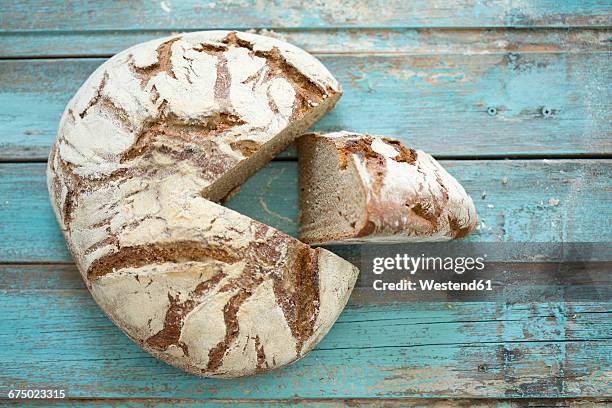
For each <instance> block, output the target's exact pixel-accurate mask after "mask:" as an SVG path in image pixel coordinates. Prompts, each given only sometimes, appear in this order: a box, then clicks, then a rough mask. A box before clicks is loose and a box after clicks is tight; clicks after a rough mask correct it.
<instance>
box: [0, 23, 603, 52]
mask: <svg viewBox="0 0 612 408" xmlns="http://www.w3.org/2000/svg"><path fill="white" fill-rule="evenodd" d="M176 31H177V30H173V29H169V28H165V29H162V30H154V31H84V32H79V31H77V32H72V31H51V32H50V31H42V32H32V31H27V32H22V31H18V32H10V31H9V32H1V31H0V56H2V57H13V58H17V57H21V58H28V57H66V56H81V57H107V56H110V55H113V54H116V53H117V52H119V51H121V50H124V49H126V48H128V47H130V46H132V45H134V44H138V43H141V42H145V41H148V40H152V39H155V38H161V37H165V36H168V35H170V34H173V33H175V32H176ZM189 31H193V30H189ZM251 31H254V32H256V33H259V34H263V35H270V36H274V37H277V38H280V39H282V40H285V41H288V42H290V43H292V44H295V45H297V46H299V47H300V48H303V49H305V50H306V51H308V52H311V53H316V54H330V53H368V54H372V53H404V54H466V53H470V54H481V53H508V52H515V53H522V52H585V53H588V52H598V51H609V50H610V37H611V34H610V32H609V31H608V30H596V29H588V28H581V29H565V28H546V29H541V30H524V29H517V28H492V29H486V30H483V29H474V28H472V29H466V28H456V29H452V28H451V29H445V30H436V29H431V28H417V29H411V28H403V27H400V28H377V29H372V28H350V29H319V30H312V29H308V28H303V29H296V28H289V29H287V28H275V29H274V30H268V29H256V30H251Z"/></svg>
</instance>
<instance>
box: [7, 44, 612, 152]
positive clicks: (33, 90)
mask: <svg viewBox="0 0 612 408" xmlns="http://www.w3.org/2000/svg"><path fill="white" fill-rule="evenodd" d="M609 59H610V57H609V54H607V53H586V54H582V53H578V54H576V53H569V54H564V53H560V54H559V53H537V54H514V53H511V54H486V55H473V56H470V55H446V56H442V55H414V56H409V55H323V56H322V60H323V62H324V63H325V64H326V65H327V66H328V67H329V69H330V70H331V72H333V73H334V74H335V75H336V76H337V77H338V79H339V80H340V82H341V83H342V84H343V85H344V89H345V94H344V96H343V98H342V99H341V100H340V102H339V103H338V106H337V107H336V109H334V110H333V111H332V112H331V113H329V114H328V115H327V116H325V117H324V118H323V120H321V121H320V122H319V123H318V124H316V125H315V129H317V130H322V131H325V130H338V129H349V130H356V131H361V132H370V133H375V134H376V133H378V134H384V135H388V136H393V137H397V138H399V139H401V140H403V141H405V142H406V143H407V144H408V145H410V146H413V147H416V148H420V149H423V150H425V151H427V152H429V153H431V154H433V155H436V156H444V157H456V156H461V157H465V156H469V157H474V156H478V155H480V156H483V155H484V156H501V157H507V156H508V155H510V156H514V155H517V156H521V155H580V154H587V155H602V154H610V153H612V131H611V129H610V121H611V119H612V118H611V115H610V112H612V106H611V103H612V85H610V84H612V71H610V69H609ZM102 62H103V60H101V59H62V60H8V61H1V62H0V105H2V106H3V107H4V109H3V111H2V112H1V113H0V159H3V160H32V159H36V160H42V159H44V158H46V156H47V155H48V151H49V147H50V145H51V143H52V141H53V140H54V138H55V133H56V129H57V124H58V122H59V118H60V115H61V113H62V111H63V109H64V106H65V104H66V103H67V102H68V100H69V99H70V97H71V96H72V95H73V94H74V92H75V91H76V90H77V89H78V87H79V86H80V84H81V83H82V82H83V81H84V80H85V79H86V77H87V76H88V75H89V74H90V73H91V72H92V71H93V70H94V69H95V68H96V67H97V66H98V65H100V64H101V63H102ZM489 108H494V109H495V113H492V112H489ZM546 109H548V110H546Z"/></svg>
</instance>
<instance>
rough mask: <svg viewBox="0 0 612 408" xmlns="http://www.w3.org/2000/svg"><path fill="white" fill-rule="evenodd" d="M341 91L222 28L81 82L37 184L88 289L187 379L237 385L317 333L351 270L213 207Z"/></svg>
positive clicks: (284, 56)
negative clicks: (44, 180) (43, 184)
mask: <svg viewBox="0 0 612 408" xmlns="http://www.w3.org/2000/svg"><path fill="white" fill-rule="evenodd" d="M340 95H341V90H340V87H339V85H338V83H337V82H336V80H335V79H334V78H333V77H332V75H331V74H330V73H329V72H328V71H327V70H326V69H325V67H324V66H323V65H322V64H321V63H320V62H319V61H318V60H316V59H315V58H314V57H312V56H310V55H309V54H307V53H306V52H304V51H302V50H300V49H298V48H296V47H294V46H291V45H289V44H287V43H284V42H282V41H278V40H275V39H271V38H266V37H261V36H257V35H252V34H246V33H238V32H226V31H210V32H197V33H190V34H182V35H176V36H172V37H168V38H164V39H160V40H155V41H151V42H147V43H144V44H139V45H136V46H134V47H132V48H130V49H128V50H126V51H123V52H121V53H119V54H117V55H115V56H114V57H113V58H111V59H109V60H108V61H107V62H105V63H104V64H103V65H102V66H100V67H99V68H98V69H97V70H96V71H95V72H94V73H93V74H92V75H91V77H90V78H89V79H88V80H87V81H86V82H85V83H84V84H83V86H82V87H81V88H80V89H79V91H78V92H77V93H76V95H75V96H74V98H73V99H72V100H71V101H70V102H69V104H68V106H67V107H66V110H65V112H64V114H63V116H62V119H61V123H60V126H59V130H58V136H57V140H56V142H55V144H54V146H53V148H52V150H51V154H50V157H49V165H48V171H47V174H48V187H49V192H50V197H51V202H52V204H53V208H54V210H55V213H56V216H57V219H58V222H59V224H60V226H61V229H62V231H63V233H64V235H65V237H66V241H67V243H68V247H69V249H70V251H71V253H72V255H73V257H74V259H75V262H76V264H77V266H78V268H79V270H80V272H81V274H82V276H83V279H84V280H85V282H86V284H87V287H88V288H89V290H90V291H91V293H92V295H93V297H94V299H95V300H96V301H97V303H98V304H99V305H100V306H101V308H102V309H103V310H104V312H105V313H106V314H107V315H108V316H109V317H110V318H111V320H112V321H113V322H114V323H115V324H116V325H117V326H119V327H120V328H121V329H122V330H123V331H124V332H125V333H126V334H127V335H128V336H129V337H130V338H131V339H133V340H134V341H135V342H137V343H138V344H139V345H140V346H141V347H142V348H144V349H145V350H147V351H148V352H150V353H152V354H153V355H155V356H157V357H159V358H161V359H163V360H164V361H166V362H168V363H170V364H173V365H175V366H177V367H180V368H182V369H184V370H186V371H188V372H191V373H195V374H198V375H203V376H219V377H237V376H243V375H249V374H253V373H256V372H261V371H265V370H268V369H272V368H275V367H280V366H282V365H285V364H288V363H291V362H293V361H295V360H296V359H298V358H300V357H302V356H303V355H304V354H305V353H306V352H308V351H309V350H311V349H312V348H313V347H314V346H315V345H316V344H317V343H318V342H319V340H320V339H321V338H322V336H324V335H325V333H326V332H327V331H328V330H329V328H330V327H331V325H332V324H333V323H334V321H335V320H336V318H337V317H338V315H339V314H340V312H341V311H342V309H343V307H344V306H345V304H346V302H347V300H348V297H349V295H350V292H351V290H352V287H353V285H354V283H355V280H356V277H357V270H356V268H355V267H354V266H353V265H351V264H350V263H348V262H346V261H345V260H343V259H341V258H339V257H337V256H335V255H333V254H332V253H330V252H328V251H326V250H323V249H316V250H315V249H311V248H310V247H309V246H307V245H305V244H303V243H301V242H299V241H298V240H296V239H294V238H292V237H290V236H288V235H286V234H283V233H282V232H280V231H277V230H275V229H273V228H271V227H269V226H266V225H264V224H262V223H259V222H257V221H254V220H252V219H250V218H248V217H247V216H244V215H241V214H239V213H237V212H235V211H232V210H230V209H227V208H225V207H223V206H221V205H219V204H217V203H216V202H218V201H220V200H221V199H223V198H224V197H225V196H226V195H227V194H228V193H230V192H231V191H232V190H233V189H235V188H236V187H237V186H239V185H240V184H241V183H242V182H243V181H244V180H245V179H246V178H247V177H248V176H249V175H251V174H252V173H253V172H255V171H256V170H257V169H258V168H260V167H261V166H262V165H264V164H265V163H266V162H268V161H269V160H270V159H271V158H272V157H274V155H276V154H277V153H278V152H279V151H281V150H282V149H284V148H285V147H286V146H287V145H288V144H289V143H291V142H292V141H293V140H294V139H295V137H296V136H298V135H299V134H300V133H302V132H303V131H304V130H305V129H306V128H308V127H309V126H310V125H311V124H312V123H314V122H315V121H316V120H317V119H319V118H320V117H321V116H322V115H323V114H324V113H325V112H327V111H328V110H330V109H331V108H333V106H334V104H335V103H336V101H337V100H338V98H339V97H340Z"/></svg>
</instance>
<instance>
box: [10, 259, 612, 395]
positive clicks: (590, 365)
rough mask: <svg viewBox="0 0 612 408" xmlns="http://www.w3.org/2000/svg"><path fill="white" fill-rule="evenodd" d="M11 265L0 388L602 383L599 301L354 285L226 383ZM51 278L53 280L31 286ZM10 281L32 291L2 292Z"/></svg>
mask: <svg viewBox="0 0 612 408" xmlns="http://www.w3.org/2000/svg"><path fill="white" fill-rule="evenodd" d="M10 268H11V267H8V268H6V267H5V268H4V270H2V274H3V275H4V276H12V277H13V279H10V278H9V279H6V280H5V281H4V282H3V283H2V287H1V288H0V289H1V290H2V291H3V298H4V299H5V301H4V302H2V303H1V304H0V316H3V317H2V319H3V321H4V322H10V325H7V326H6V330H4V331H3V332H2V333H1V334H0V338H2V339H3V343H5V344H6V346H5V347H3V349H1V350H0V357H2V358H0V361H1V363H0V368H2V369H1V370H0V384H7V383H13V384H14V383H17V385H20V384H27V386H29V387H34V386H41V387H42V386H44V387H54V386H61V385H63V386H65V387H66V388H67V389H69V390H70V395H71V396H73V397H76V396H80V397H100V396H104V397H130V396H131V397H133V396H138V395H155V396H157V397H172V398H264V399H267V398H292V397H294V396H295V395H299V396H300V397H301V398H315V397H320V396H327V397H351V398H360V397H372V396H377V397H398V396H410V397H418V396H431V395H436V396H438V397H444V396H471V397H478V396H480V397H482V396H485V397H490V398H494V397H508V396H515V397H529V396H534V395H538V396H555V395H558V394H559V393H563V395H580V396H583V397H584V396H601V395H605V394H606V392H607V389H608V382H609V376H610V373H609V366H610V356H611V355H612V354H611V353H610V352H611V351H612V347H611V345H610V341H609V340H610V336H609V334H610V323H609V322H610V314H611V313H612V312H611V311H610V306H611V304H609V303H603V304H594V303H587V302H583V303H548V304H531V305H530V304H515V305H500V304H493V303H486V302H476V303H441V302H440V303H431V302H425V303H405V304H397V303H393V304H385V303H384V298H383V297H382V296H380V294H372V293H368V291H367V290H365V289H357V290H356V292H355V294H354V295H353V297H352V301H351V304H350V305H349V307H348V308H347V309H346V310H345V312H344V313H343V314H342V316H341V317H340V319H339V321H338V323H337V324H336V325H335V326H334V327H333V329H332V331H331V332H330V334H329V336H327V337H326V338H325V339H324V340H323V341H322V342H321V344H320V345H319V346H318V347H317V349H316V350H315V351H313V352H312V353H311V354H309V355H308V356H307V357H306V358H304V359H303V360H301V361H300V362H298V363H296V364H294V365H292V366H290V367H288V368H286V369H282V370H279V371H276V372H272V373H270V374H266V375H262V376H258V377H253V378H246V379H240V380H236V381H226V380H210V379H200V378H197V377H193V376H190V375H186V374H184V373H182V372H180V371H179V370H177V369H174V368H172V367H170V366H167V365H166V364H164V363H161V362H159V361H158V360H156V359H154V358H152V357H150V356H148V355H147V354H146V353H144V352H143V351H142V350H140V349H139V348H138V347H137V346H136V345H134V344H132V343H131V342H130V341H129V340H128V339H127V338H126V337H125V336H124V335H123V334H122V333H121V332H120V331H119V330H118V329H117V328H116V327H114V326H113V325H112V324H111V323H110V322H109V321H108V320H107V319H106V317H105V316H104V315H103V314H102V313H101V311H100V310H99V308H98V307H97V306H96V305H95V303H94V302H93V300H92V299H91V298H90V296H89V294H88V293H87V291H86V290H85V289H84V288H83V287H82V283H81V281H80V276H79V275H78V272H77V271H76V270H75V269H74V267H68V266H66V267H59V266H47V267H36V266H32V267H26V268H21V269H20V270H18V271H15V270H12V271H11V270H7V269H10ZM12 268H14V269H17V268H15V267H12ZM49 274H57V275H59V279H56V280H54V282H55V284H49V282H48V281H47V282H46V283H45V284H44V285H40V282H41V281H40V277H41V276H45V275H49ZM28 275H29V276H28ZM37 275H41V276H37ZM17 280H26V281H28V282H38V285H39V286H38V287H37V286H36V284H35V283H32V284H31V285H29V288H28V289H11V288H9V287H10V286H12V284H11V281H17ZM42 286H44V290H42ZM381 300H382V301H383V303H379V302H380V301H381ZM26 306H27V307H26ZM13 338H14V339H17V340H18V341H14V342H10V341H6V340H7V339H13ZM58 350H61V353H58V352H57V351H58ZM593 356H598V358H597V359H593ZM564 371H565V372H566V373H571V375H569V374H567V375H566V374H564ZM92 373H95V381H92V377H93V376H92ZM18 379H21V380H18ZM0 392H2V390H0Z"/></svg>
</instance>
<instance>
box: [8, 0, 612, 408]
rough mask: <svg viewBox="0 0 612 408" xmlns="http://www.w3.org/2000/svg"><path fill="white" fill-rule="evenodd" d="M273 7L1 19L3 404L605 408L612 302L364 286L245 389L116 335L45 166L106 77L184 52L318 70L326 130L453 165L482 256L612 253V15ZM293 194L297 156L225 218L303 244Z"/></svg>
mask: <svg viewBox="0 0 612 408" xmlns="http://www.w3.org/2000/svg"><path fill="white" fill-rule="evenodd" d="M275 3H279V4H276V5H274V4H273V3H272V2H270V4H269V3H268V2H266V1H251V0H243V1H230V2H225V3H224V2H220V1H219V2H217V1H212V0H208V1H194V0H189V1H176V0H165V1H151V2H149V1H119V2H110V1H99V2H87V3H85V2H78V1H61V0H40V1H33V0H26V1H20V2H4V3H3V4H2V7H0V329H1V330H0V397H1V398H5V397H6V396H7V393H8V391H9V390H10V389H64V390H66V394H67V397H68V401H71V402H78V403H86V402H95V403H97V404H99V405H122V404H127V405H141V404H142V405H153V404H156V405H157V404H167V405H193V404H195V402H196V400H208V401H213V402H215V403H216V404H218V405H220V406H226V405H227V406H233V405H238V404H243V405H247V406H248V405H303V404H306V405H308V404H315V403H316V404H320V405H326V406H327V405H330V406H336V405H342V404H345V403H346V404H355V405H358V404H363V405H368V404H371V405H380V404H382V401H381V400H378V399H384V401H385V403H386V404H387V405H390V406H395V405H397V406H407V405H416V406H438V405H440V406H445V405H447V404H449V403H450V402H451V401H449V399H456V400H461V402H462V403H463V404H464V406H490V405H492V404H495V403H499V404H501V405H505V406H514V405H516V404H519V405H520V404H522V402H517V401H516V400H510V399H511V398H521V399H527V402H525V403H529V404H534V405H537V404H539V405H545V406H546V405H564V404H570V403H571V404H573V403H576V404H578V403H585V404H587V405H590V404H596V403H601V404H606V402H607V403H610V400H609V398H610V397H611V396H612V386H611V381H612V368H611V366H610V364H611V361H612V323H611V319H610V318H611V313H612V312H611V306H612V300H611V299H605V300H603V301H602V300H598V301H588V300H580V301H549V302H544V301H525V302H516V303H499V302H403V301H402V299H401V297H394V298H390V299H382V298H381V297H380V296H376V295H375V294H373V293H372V291H371V290H369V289H368V287H366V285H365V284H364V283H362V282H360V283H359V285H358V286H359V287H357V288H356V289H355V291H354V293H353V295H352V298H351V301H350V303H349V305H348V307H347V309H346V310H345V311H344V313H343V314H342V316H341V317H340V319H339V321H338V322H337V323H336V325H335V326H334V327H333V329H332V330H331V332H330V333H329V335H328V336H327V337H326V338H325V339H324V340H323V341H322V342H321V344H320V345H319V346H318V347H317V348H316V349H315V350H314V351H313V352H312V353H311V354H310V355H308V357H306V358H305V359H303V360H301V361H300V362H298V363H296V364H294V365H292V366H290V367H288V368H285V369H281V370H277V371H274V372H271V373H269V374H266V375H260V376H256V377H252V378H245V379H239V380H233V381H227V380H211V379H202V378H197V377H193V376H190V375H187V374H184V373H182V372H181V371H179V370H177V369H175V368H173V367H170V366H168V365H166V364H164V363H162V362H160V361H158V360H156V359H154V358H152V357H151V356H149V355H148V354H146V353H145V352H143V351H142V350H140V349H139V348H138V347H137V346H136V345H135V344H133V343H132V342H131V341H130V340H128V338H127V337H126V336H124V335H123V334H122V333H121V332H120V331H119V329H117V328H116V327H114V326H113V325H112V324H111V323H110V321H109V320H108V319H107V318H106V317H105V316H104V315H103V313H102V311H101V310H100V309H99V308H98V307H97V305H96V304H95V303H94V301H93V300H92V299H91V297H90V296H89V294H88V293H87V291H86V289H85V286H84V284H83V283H82V282H81V279H80V276H79V274H78V272H77V271H76V269H75V267H74V264H73V262H72V259H71V257H70V255H69V253H68V251H67V250H66V246H65V243H64V240H63V238H62V237H61V235H60V232H59V230H58V227H57V225H56V222H55V219H54V217H53V214H52V211H51V208H50V205H49V201H48V196H47V190H46V185H45V176H44V172H45V162H46V159H47V155H48V152H49V147H50V145H51V143H52V141H53V140H54V138H55V132H56V129H57V124H58V121H59V117H60V114H61V112H62V110H63V107H64V106H65V104H66V103H67V101H68V99H69V98H70V96H71V95H72V94H73V93H74V92H75V91H76V90H77V89H78V87H79V86H80V84H81V83H82V82H83V80H84V79H85V78H86V77H87V76H88V75H89V74H90V73H91V72H92V71H93V70H94V69H95V68H96V67H97V66H98V65H100V64H101V63H102V62H103V61H104V60H105V59H106V58H108V57H109V56H111V55H113V54H114V53H116V52H117V51H119V50H122V49H124V48H126V47H128V46H129V45H132V44H135V43H138V42H141V41H144V40H147V39H152V38H156V37H160V36H164V35H168V34H170V33H173V32H178V31H189V30H202V29H213V28H217V29H220V28H223V29H242V30H254V31H256V32H259V33H262V34H265V35H271V36H276V37H279V38H282V39H285V40H287V41H289V42H292V43H294V44H296V45H298V46H301V47H303V48H304V49H306V50H308V51H310V52H312V53H314V54H315V55H317V56H318V57H319V58H320V59H321V60H322V61H323V63H324V64H325V65H326V66H327V67H328V68H329V69H330V71H331V72H332V73H333V74H334V75H335V76H336V77H337V78H338V79H339V81H340V82H341V83H342V85H343V86H344V89H345V94H344V96H343V98H342V99H341V101H340V102H339V104H338V106H337V108H336V109H335V110H334V111H332V112H331V113H330V114H328V115H327V116H326V117H325V118H324V119H323V120H322V121H321V122H319V123H318V124H317V125H316V126H315V128H316V129H317V130H337V129H350V130H356V131H362V132H370V133H374V134H384V135H388V136H393V137H396V138H400V139H402V140H403V141H405V142H406V143H407V144H408V145H409V146H411V147H415V148H419V149H423V150H425V151H428V152H429V153H431V154H433V155H434V156H436V157H437V158H439V159H440V160H441V161H442V164H443V165H444V166H445V167H446V168H447V169H449V171H450V172H451V173H452V174H454V175H455V176H456V178H457V179H458V180H459V181H460V182H461V183H462V184H463V185H464V186H465V187H466V190H467V191H468V192H469V193H470V194H471V195H472V197H473V198H474V201H475V204H476V207H477V210H478V214H479V219H480V225H479V230H478V231H477V232H476V233H475V234H474V235H472V236H471V237H469V238H468V239H469V240H470V241H473V242H513V241H515V242H569V243H581V242H599V243H609V242H611V241H612V194H611V192H612V183H611V174H612V160H611V157H612V127H611V123H612V85H611V84H612V64H611V57H610V56H611V51H612V46H611V44H612V31H611V30H610V28H611V25H612V4H611V3H610V1H609V0H608V1H606V0H587V1H552V0H541V1H537V0H522V1H518V0H517V1H488V2H482V1H476V0H446V1H442V0H434V1H410V2H409V1H382V0H379V1H371V2H369V4H367V2H365V1H355V2H348V1H331V0H329V1H314V2H301V1H282V2H275ZM280 3H282V4H280ZM310 3H312V4H310ZM296 177H297V165H296V156H295V150H294V149H292V148H291V149H289V150H287V151H286V152H284V153H283V154H282V155H281V156H280V157H279V158H278V159H277V160H275V161H273V162H271V163H270V164H269V165H268V166H267V167H265V168H264V169H263V170H261V171H260V172H258V173H257V174H256V175H255V176H253V177H252V178H251V179H250V180H249V181H248V182H247V183H246V184H245V185H244V186H243V187H242V189H241V191H240V193H239V194H238V195H236V196H235V197H234V198H233V199H232V200H231V201H230V202H229V203H228V205H229V206H230V207H232V208H235V209H238V210H239V211H241V212H243V213H246V214H248V215H250V216H252V217H254V218H256V219H258V220H261V221H263V222H265V223H267V224H270V225H273V226H275V227H278V228H279V229H281V230H283V231H286V232H288V233H290V234H293V235H295V234H296V230H297V226H296V219H297V208H296V205H297V187H296ZM532 267H533V268H536V265H535V264H534V265H533V266H532ZM608 272H609V271H608ZM563 398H565V399H567V398H570V399H572V400H571V401H567V400H561V399H563ZM3 402H7V401H3ZM454 402H458V401H454ZM0 403H1V402H0ZM44 403H46V402H43V404H44Z"/></svg>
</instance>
